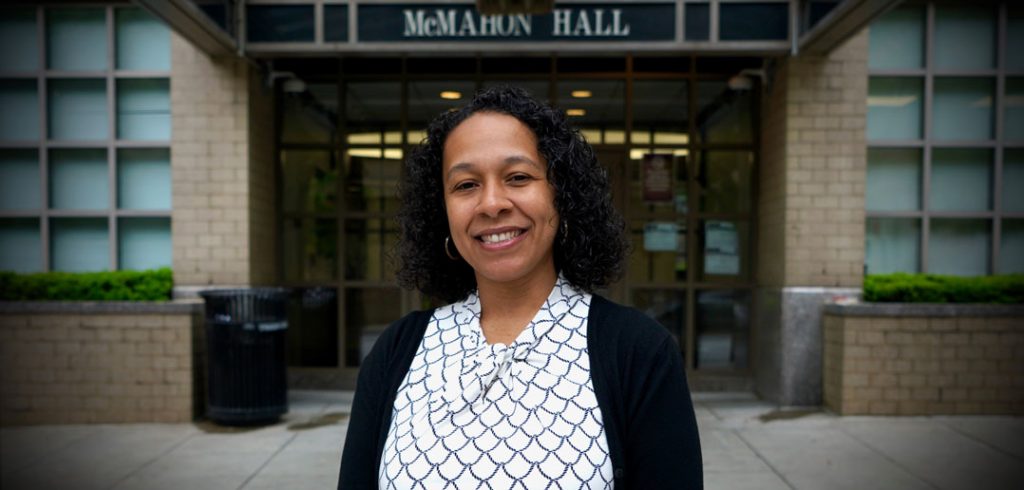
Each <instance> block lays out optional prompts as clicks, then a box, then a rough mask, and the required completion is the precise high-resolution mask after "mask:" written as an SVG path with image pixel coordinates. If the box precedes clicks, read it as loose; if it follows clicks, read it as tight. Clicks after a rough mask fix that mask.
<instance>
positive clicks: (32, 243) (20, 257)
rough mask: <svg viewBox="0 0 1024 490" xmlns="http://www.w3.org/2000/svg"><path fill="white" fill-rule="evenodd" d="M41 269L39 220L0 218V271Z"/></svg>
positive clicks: (23, 271) (41, 252)
mask: <svg viewBox="0 0 1024 490" xmlns="http://www.w3.org/2000/svg"><path fill="white" fill-rule="evenodd" d="M42 270H43V243H42V241H41V240H40V239H39V220H38V219H35V218H5V219H0V271H13V272H21V273H27V272H42Z"/></svg>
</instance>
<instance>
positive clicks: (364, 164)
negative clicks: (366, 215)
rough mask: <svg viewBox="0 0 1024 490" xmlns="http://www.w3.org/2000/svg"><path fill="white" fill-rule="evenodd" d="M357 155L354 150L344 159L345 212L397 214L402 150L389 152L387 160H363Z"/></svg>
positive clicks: (375, 158)
mask: <svg viewBox="0 0 1024 490" xmlns="http://www.w3.org/2000/svg"><path fill="white" fill-rule="evenodd" d="M357 153H358V151H357V149H352V150H350V151H349V153H348V154H346V156H345V186H344V187H345V210H346V211H368V212H388V213H393V212H397V211H398V206H399V201H398V180H399V178H400V176H401V174H402V159H401V150H400V149H398V148H394V149H387V150H386V151H385V152H384V153H383V157H384V158H379V157H369V156H367V157H361V156H358V155H357Z"/></svg>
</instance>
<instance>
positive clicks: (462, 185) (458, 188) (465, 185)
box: [453, 182, 474, 191]
mask: <svg viewBox="0 0 1024 490" xmlns="http://www.w3.org/2000/svg"><path fill="white" fill-rule="evenodd" d="M473 185H474V184H473V183H472V182H459V183H458V184H455V187H453V189H454V190H456V191H464V190H466V189H472V188H473Z"/></svg>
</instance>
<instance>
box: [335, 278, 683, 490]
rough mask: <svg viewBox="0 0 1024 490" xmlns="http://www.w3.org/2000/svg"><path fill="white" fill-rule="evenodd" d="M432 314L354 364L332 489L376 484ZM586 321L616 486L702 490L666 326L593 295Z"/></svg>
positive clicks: (414, 317) (409, 322)
mask: <svg viewBox="0 0 1024 490" xmlns="http://www.w3.org/2000/svg"><path fill="white" fill-rule="evenodd" d="M431 315H432V312H431V311H417V312H413V313H411V314H409V315H407V316H405V317H404V318H402V319H401V320H398V321H397V322H395V323H393V324H392V325H391V326H389V327H388V328H387V330H385V331H384V333H383V334H382V335H381V337H380V339H378V340H377V343H376V344H375V345H374V346H373V349H372V350H371V352H370V354H369V356H367V357H366V360H365V361H363V365H362V367H361V369H360V371H359V381H358V384H357V386H356V395H355V400H354V401H353V403H352V417H351V419H350V421H349V425H348V435H347V436H346V440H345V449H344V452H343V453H342V456H341V474H340V476H339V478H338V488H339V490H356V489H360V490H361V489H365V488H377V474H378V469H379V468H380V461H381V452H382V451H383V448H384V443H385V441H386V439H387V436H388V430H389V429H390V427H391V412H392V410H393V407H394V403H395V396H396V393H397V392H398V388H399V386H400V385H401V383H402V380H403V379H404V378H405V374H406V373H407V372H408V370H409V366H410V365H411V364H412V360H413V358H414V357H415V356H416V351H417V349H419V345H420V341H421V340H422V339H423V334H424V332H425V331H426V327H427V323H428V322H429V321H430V317H431ZM587 325H588V326H587V348H588V349H589V351H590V375H591V379H592V380H593V382H594V394H595V395H596V396H597V403H598V406H599V407H600V408H601V415H602V418H603V419H604V429H605V434H606V436H607V438H608V448H609V449H610V451H611V455H610V456H611V460H612V466H613V467H614V477H615V488H616V489H617V490H622V489H643V490H647V489H660V488H673V489H685V490H690V489H700V488H703V474H702V471H703V468H702V466H701V454H700V441H699V439H698V434H697V421H696V419H695V417H694V415H693V404H692V402H691V400H690V391H689V389H688V387H687V384H686V372H685V369H684V368H683V359H682V357H681V356H680V355H679V349H678V347H677V346H676V343H675V341H674V340H673V339H672V337H671V336H670V335H669V334H668V331H667V330H665V328H663V327H662V326H661V325H659V324H658V323H656V322H655V321H654V320H652V319H651V318H650V317H648V316H646V315H644V314H643V313H641V312H639V311H637V310H634V309H632V308H627V307H624V306H620V305H617V304H615V303H612V302H611V301H609V300H607V299H604V298H602V297H600V296H597V295H594V296H593V301H591V304H590V315H589V318H588V324H587Z"/></svg>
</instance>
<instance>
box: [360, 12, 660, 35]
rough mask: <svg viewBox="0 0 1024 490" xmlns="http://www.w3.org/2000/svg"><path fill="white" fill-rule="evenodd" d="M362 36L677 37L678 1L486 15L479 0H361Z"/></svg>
mask: <svg viewBox="0 0 1024 490" xmlns="http://www.w3.org/2000/svg"><path fill="white" fill-rule="evenodd" d="M357 15H358V21H359V22H358V24H359V31H358V40H359V41H360V42H375V41H376V42H380V41H383V42H396V41H397V42H403V41H405V42H408V41H446V42H476V41H542V42H560V41H570V42H587V41H605V42H607V41H674V40H675V37H676V22H675V20H676V4H675V3H622V4H611V3H603V4H575V3H574V4H561V5H558V4H556V5H555V8H554V10H553V11H552V12H551V13H549V14H543V15H530V14H514V15H480V14H479V13H478V12H477V10H476V8H475V7H474V5H472V4H467V5H458V4H405V5H403V4H370V5H365V4H360V5H359V6H358V13H357Z"/></svg>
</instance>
